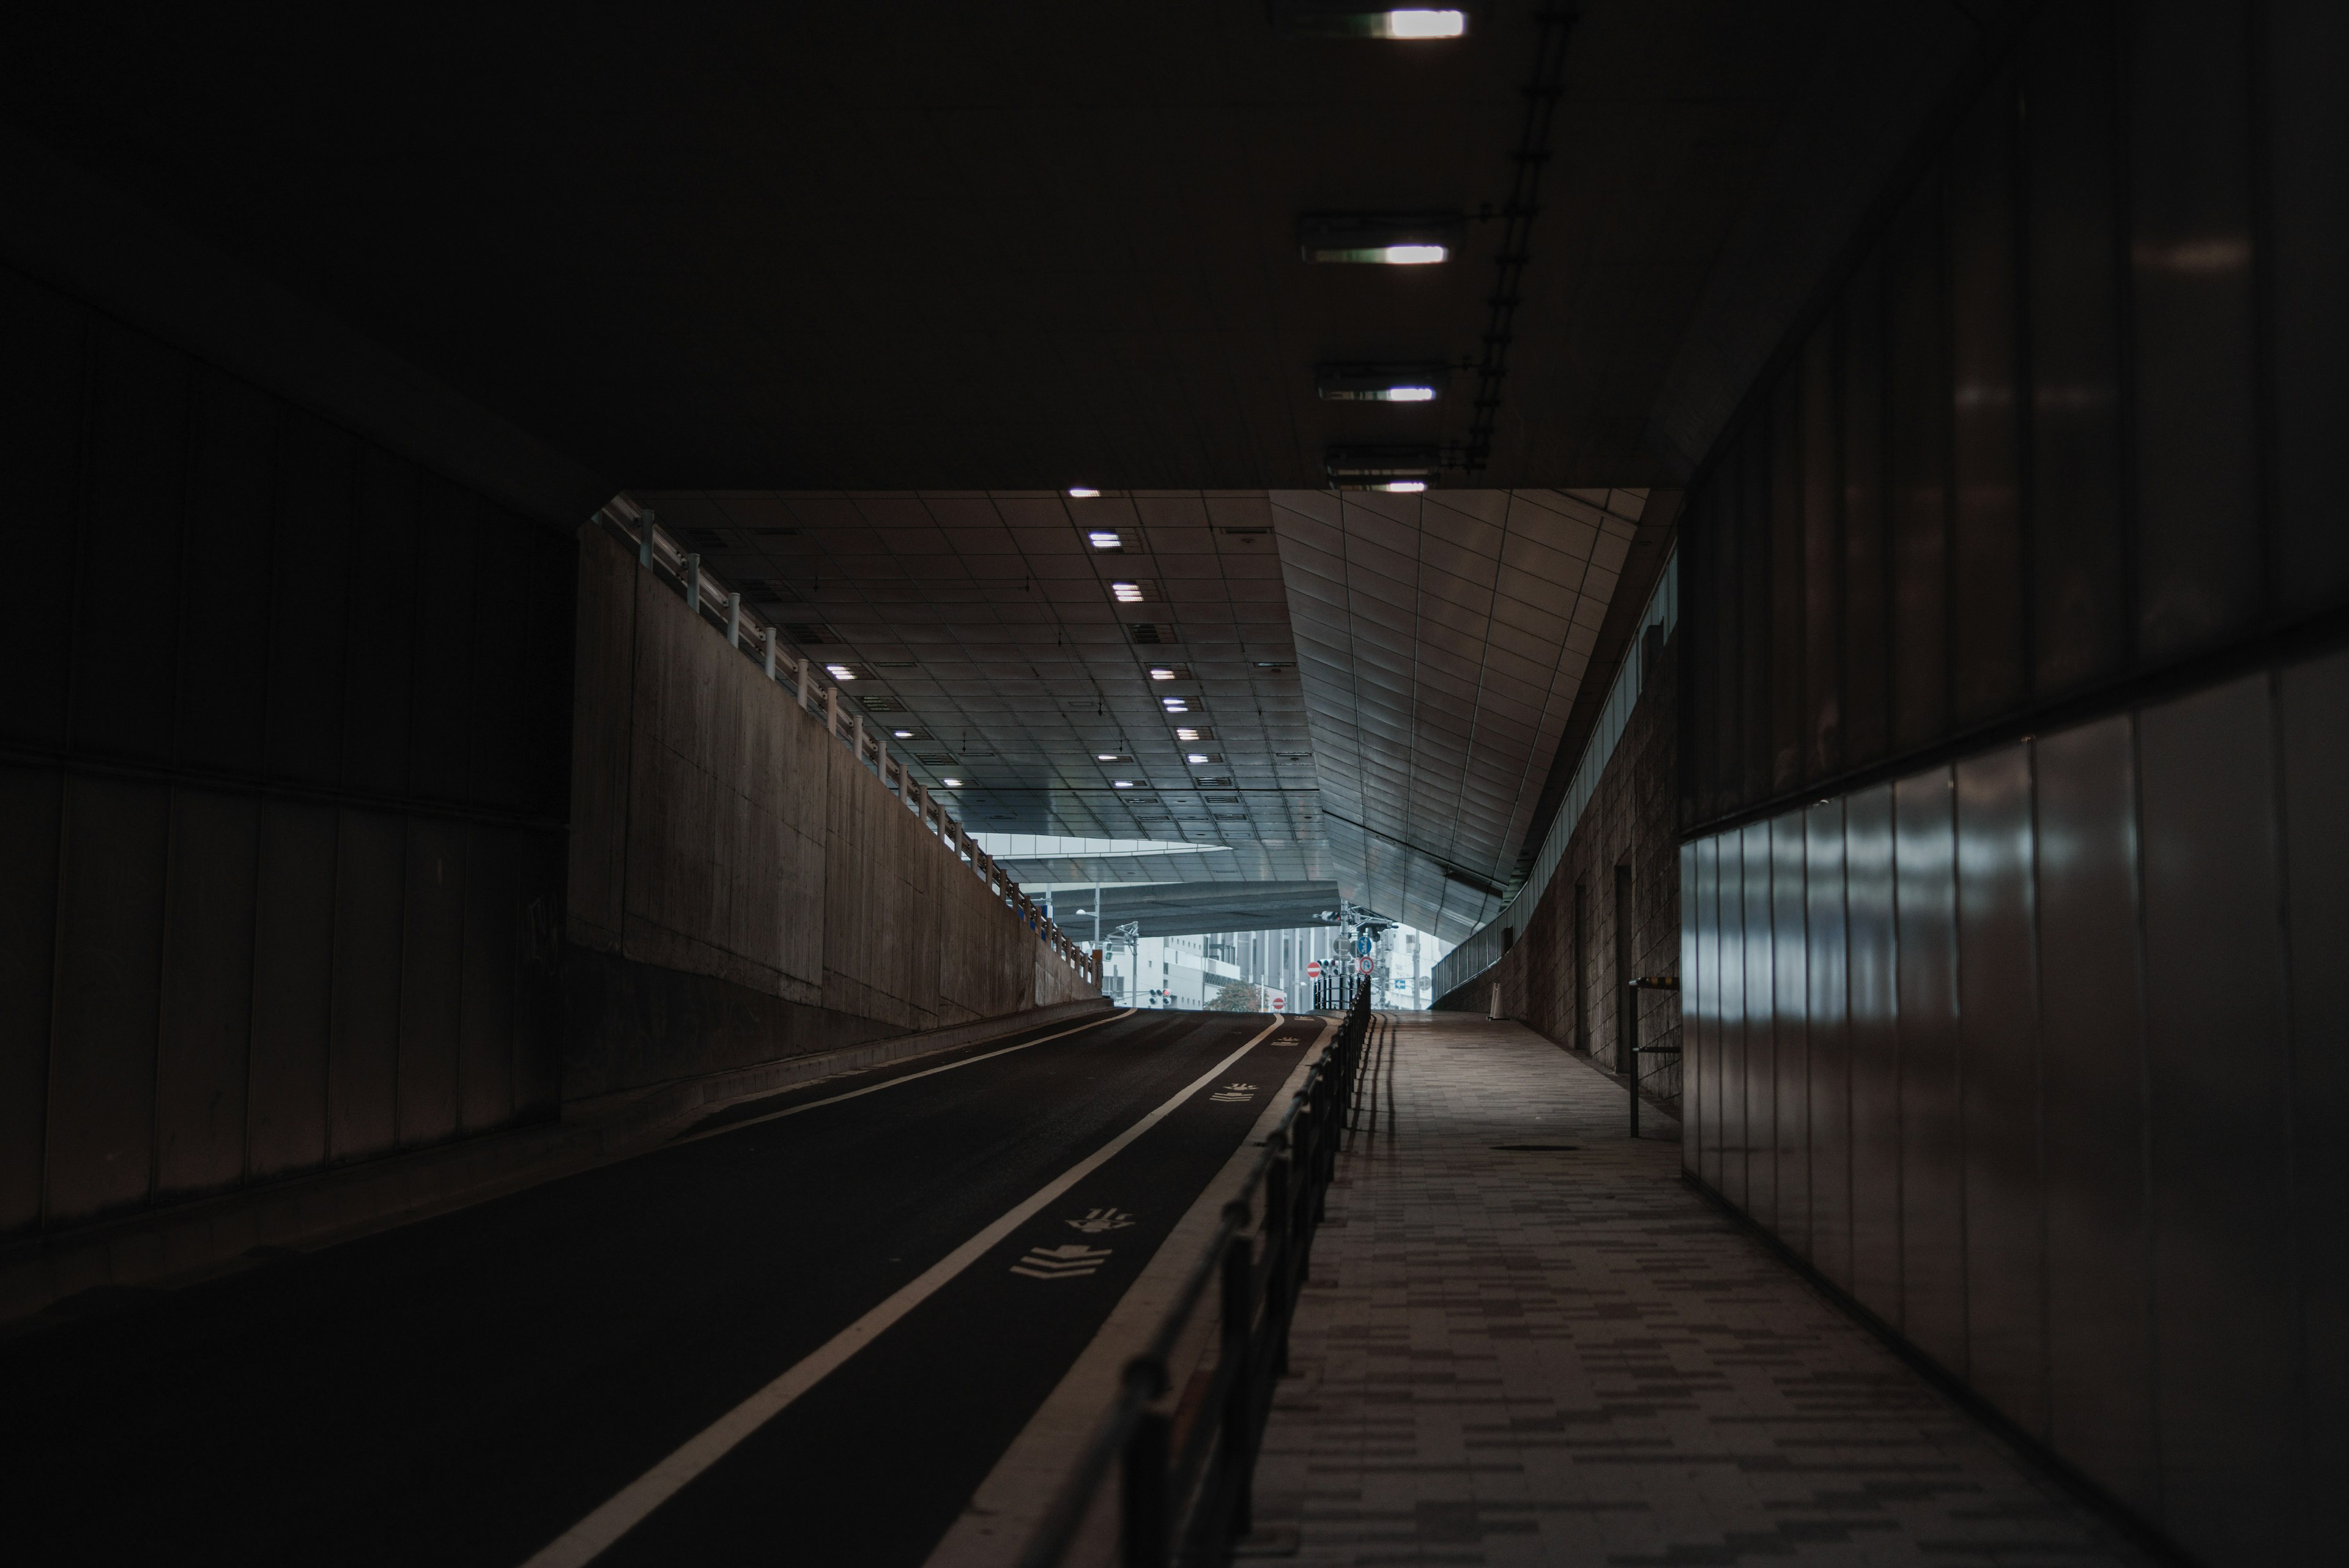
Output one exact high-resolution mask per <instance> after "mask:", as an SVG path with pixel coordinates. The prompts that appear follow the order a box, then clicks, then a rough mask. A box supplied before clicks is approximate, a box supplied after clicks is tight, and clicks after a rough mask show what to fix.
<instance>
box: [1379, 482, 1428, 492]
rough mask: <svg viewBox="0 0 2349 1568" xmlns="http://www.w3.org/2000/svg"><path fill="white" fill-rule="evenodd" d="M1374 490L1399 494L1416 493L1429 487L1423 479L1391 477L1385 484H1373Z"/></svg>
mask: <svg viewBox="0 0 2349 1568" xmlns="http://www.w3.org/2000/svg"><path fill="white" fill-rule="evenodd" d="M1426 488H1427V481H1425V480H1423V479H1390V480H1388V481H1387V482H1386V483H1384V484H1373V485H1371V489H1372V490H1386V491H1392V492H1393V493H1395V494H1397V495H1416V494H1418V493H1420V492H1421V491H1423V490H1424V489H1426Z"/></svg>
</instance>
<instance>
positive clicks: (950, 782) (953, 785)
mask: <svg viewBox="0 0 2349 1568" xmlns="http://www.w3.org/2000/svg"><path fill="white" fill-rule="evenodd" d="M938 783H940V784H944V785H946V786H947V788H948V789H960V788H962V780H960V779H940V780H939V781H938Z"/></svg>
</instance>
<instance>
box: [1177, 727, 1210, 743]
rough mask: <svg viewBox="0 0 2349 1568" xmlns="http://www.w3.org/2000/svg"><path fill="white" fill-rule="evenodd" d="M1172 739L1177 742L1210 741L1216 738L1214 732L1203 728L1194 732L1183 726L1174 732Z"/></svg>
mask: <svg viewBox="0 0 2349 1568" xmlns="http://www.w3.org/2000/svg"><path fill="white" fill-rule="evenodd" d="M1174 738H1175V739H1176V740H1178V741H1212V740H1214V739H1215V738H1216V732H1214V731H1213V730H1209V729H1205V728H1202V729H1196V730H1195V729H1193V728H1192V727H1191V726H1190V725H1188V724H1185V725H1183V726H1182V727H1181V728H1179V729H1177V730H1176V731H1175V732H1174Z"/></svg>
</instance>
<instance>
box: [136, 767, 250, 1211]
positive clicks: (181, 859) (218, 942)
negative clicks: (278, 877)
mask: <svg viewBox="0 0 2349 1568" xmlns="http://www.w3.org/2000/svg"><path fill="white" fill-rule="evenodd" d="M260 823H261V808H260V803H259V802H258V801H256V800H254V798H253V797H252V796H251V795H247V794H218V793H215V792H213V791H211V790H189V789H179V790H174V791H172V792H171V865H170V871H169V875H168V877H167V879H166V881H167V887H166V894H165V902H164V910H163V955H162V971H163V972H162V999H161V1024H160V1030H159V1031H158V1035H159V1037H158V1039H157V1041H156V1047H155V1189H156V1192H157V1195H158V1196H160V1197H164V1198H171V1197H178V1196H184V1195H189V1194H193V1193H200V1192H212V1191H218V1190H220V1189H224V1188H228V1187H233V1186H234V1185H235V1184H236V1183H237V1182H238V1181H239V1180H241V1179H243V1176H244V1107H245V1076H246V1072H247V1066H246V1062H245V1047H246V1043H247V1041H248V1040H249V1039H250V1038H251V1035H252V1030H253V917H254V870H255V864H254V857H255V854H256V852H257V850H258V848H259V833H260Z"/></svg>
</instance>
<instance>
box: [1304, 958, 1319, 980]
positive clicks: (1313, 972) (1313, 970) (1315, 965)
mask: <svg viewBox="0 0 2349 1568" xmlns="http://www.w3.org/2000/svg"><path fill="white" fill-rule="evenodd" d="M1305 978H1306V979H1308V980H1319V979H1320V978H1321V961H1320V960H1319V959H1315V960H1314V961H1312V962H1311V963H1309V964H1307V965H1306V966H1305Z"/></svg>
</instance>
